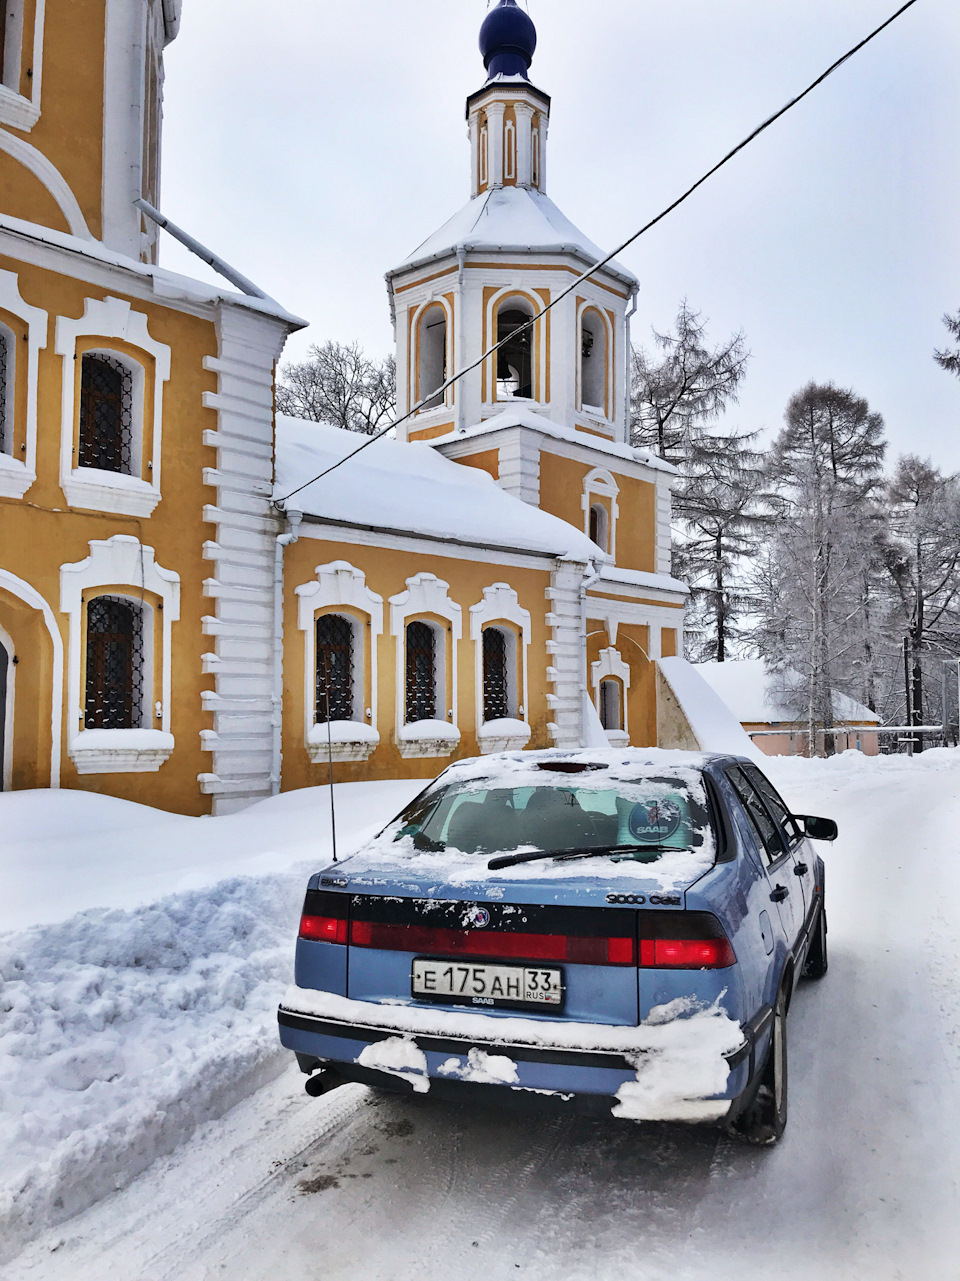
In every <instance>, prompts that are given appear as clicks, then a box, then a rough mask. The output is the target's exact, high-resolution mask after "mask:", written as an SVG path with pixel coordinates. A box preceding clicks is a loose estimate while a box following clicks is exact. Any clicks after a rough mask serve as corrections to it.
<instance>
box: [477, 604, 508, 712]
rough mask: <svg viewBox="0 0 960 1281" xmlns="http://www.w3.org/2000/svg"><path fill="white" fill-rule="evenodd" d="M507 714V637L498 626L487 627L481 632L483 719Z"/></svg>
mask: <svg viewBox="0 0 960 1281" xmlns="http://www.w3.org/2000/svg"><path fill="white" fill-rule="evenodd" d="M509 715H510V710H509V692H508V688H507V638H506V637H505V636H504V634H503V632H502V631H501V630H500V628H499V627H488V628H487V629H486V630H485V631H484V633H483V719H484V720H485V721H498V720H500V719H501V717H504V716H509Z"/></svg>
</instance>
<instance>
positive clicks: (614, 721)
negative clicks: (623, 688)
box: [600, 678, 623, 729]
mask: <svg viewBox="0 0 960 1281" xmlns="http://www.w3.org/2000/svg"><path fill="white" fill-rule="evenodd" d="M600 724H601V725H602V726H603V728H604V729H623V709H622V700H621V697H620V682H619V681H618V680H615V679H613V678H609V679H607V680H603V681H601V682H600Z"/></svg>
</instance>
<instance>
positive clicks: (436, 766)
mask: <svg viewBox="0 0 960 1281" xmlns="http://www.w3.org/2000/svg"><path fill="white" fill-rule="evenodd" d="M338 560H339V561H347V562H349V563H350V564H351V565H353V566H354V567H355V568H357V569H359V570H362V571H363V573H364V574H365V576H366V586H367V587H368V588H369V589H370V590H371V591H374V592H376V593H377V595H379V596H382V597H383V602H384V606H383V612H384V619H383V627H384V630H383V633H382V634H381V636H380V637H379V640H378V647H377V674H378V684H379V704H378V717H377V720H378V724H377V729H378V730H379V732H380V746H379V747H378V748H377V749H376V751H375V752H374V753H373V755H372V756H371V757H370V759H369V760H367V761H364V762H348V763H338V764H335V765H334V772H335V777H336V779H337V781H340V782H355V781H359V780H363V779H370V778H429V777H431V776H432V775H434V774H437V773H439V772H440V770H441V769H443V768H444V767H445V766H446V765H447V764H448V763H449V762H450V761H451V760H458V759H462V758H463V757H468V756H476V755H477V754H478V750H479V749H478V747H477V741H476V729H477V725H476V720H477V717H476V694H475V691H476V680H475V664H476V656H475V646H474V642H473V640H472V639H471V638H470V606H471V605H476V604H478V603H479V602H481V601H482V600H483V590H484V588H485V587H489V586H491V585H492V584H493V583H497V582H504V583H509V585H510V586H511V587H512V588H513V589H514V590H515V591H516V592H517V594H518V596H519V598H520V604H521V606H523V607H524V608H525V609H528V610H529V611H530V614H531V616H532V617H531V636H530V651H529V686H528V701H527V712H528V720H529V722H530V726H531V730H532V737H531V739H530V744H529V745H530V747H549V746H551V740H550V737H549V734H548V732H547V722H548V721H549V720H551V719H552V715H551V713H550V711H549V709H548V708H547V701H546V694H547V686H546V684H545V670H544V669H545V662H544V657H543V656H544V653H545V644H546V640H547V635H548V632H547V628H546V623H545V608H544V590H545V589H546V587H547V586H549V583H550V573H549V569H548V568H546V567H545V568H544V569H543V570H538V569H516V568H511V567H508V566H503V565H484V564H481V563H477V562H475V561H468V560H458V559H454V558H452V557H445V556H443V555H442V550H441V549H439V548H438V554H436V555H434V554H424V555H416V554H413V553H411V552H408V551H396V550H393V549H389V548H376V547H359V546H356V545H354V544H350V543H333V542H325V541H320V540H317V539H312V538H301V539H300V541H299V542H297V543H295V544H294V545H293V546H291V547H289V548H288V549H287V552H286V561H285V570H284V581H285V592H284V596H285V604H284V636H285V643H284V664H283V788H284V791H288V790H290V789H291V788H297V787H308V786H311V785H316V784H318V783H323V782H325V781H326V778H327V774H328V768H329V767H328V765H327V763H326V762H325V761H324V762H322V763H320V764H317V765H314V764H313V763H312V762H311V760H310V758H309V756H308V754H307V750H306V747H305V746H304V735H305V725H304V713H305V699H304V673H305V658H306V655H305V648H304V647H305V644H306V637H305V633H304V632H302V631H301V630H300V627H299V620H298V610H297V606H298V597H297V595H296V588H297V586H298V585H300V584H302V583H310V582H315V581H316V567H317V566H318V565H325V564H329V563H330V562H332V561H338ZM419 573H430V574H435V575H436V576H437V577H438V578H441V579H443V580H444V581H445V582H447V583H449V584H450V592H449V595H450V599H451V600H453V601H455V602H456V603H457V604H458V605H459V606H460V608H461V611H462V615H461V618H462V629H463V630H462V636H461V639H460V641H459V643H458V645H457V676H458V714H457V726H458V728H459V730H460V733H461V739H460V745H459V747H458V749H457V751H456V752H455V753H454V754H453V756H451V757H448V758H441V757H428V758H412V759H410V758H407V759H405V758H404V757H402V756H401V755H400V753H399V751H398V750H397V748H396V745H395V743H394V741H393V723H394V717H395V705H396V684H397V682H396V671H397V649H396V646H397V643H398V641H399V643H400V644H402V643H403V637H399V638H395V637H393V636H391V635H390V605H389V598H390V597H391V596H396V595H398V594H399V593H400V592H403V591H404V590H406V580H407V579H408V578H412V577H413V576H414V575H415V574H419ZM317 612H320V613H322V612H328V611H325V610H318V611H317ZM337 612H342V611H337ZM418 617H419V615H418ZM442 625H443V626H444V627H446V626H447V624H446V622H445V621H442ZM448 653H449V649H448ZM311 679H312V674H311Z"/></svg>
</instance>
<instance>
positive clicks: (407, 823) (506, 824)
mask: <svg viewBox="0 0 960 1281" xmlns="http://www.w3.org/2000/svg"><path fill="white" fill-rule="evenodd" d="M531 772H532V773H540V772H539V771H526V773H527V776H528V777H529V774H530V773H531ZM684 773H686V771H684ZM540 776H541V778H542V780H543V781H542V782H540V781H539V780H538V781H537V782H536V783H535V784H533V785H528V786H523V787H520V786H515V787H504V786H502V782H503V780H499V782H498V780H496V779H477V778H470V779H465V780H463V781H462V782H459V781H457V780H451V781H449V782H448V783H447V785H446V786H444V780H443V779H440V780H439V781H438V785H437V787H436V788H434V789H430V790H428V791H427V792H426V793H425V794H424V795H423V796H421V797H419V798H418V799H417V800H416V801H414V802H413V804H412V805H410V806H409V808H408V809H407V810H405V811H404V813H403V814H401V815H400V817H399V818H398V819H397V820H395V822H394V823H392V824H391V825H390V827H389V828H388V829H387V830H386V832H385V833H384V835H385V836H386V837H388V839H389V838H391V837H392V839H393V840H394V841H402V840H405V838H407V839H409V840H410V841H411V842H412V844H413V846H414V848H415V849H418V850H421V851H424V852H426V851H431V852H439V851H441V850H446V849H450V850H456V851H458V852H460V853H461V854H468V855H469V854H476V855H483V856H488V855H491V854H506V853H513V852H515V851H526V850H531V851H533V850H543V851H555V852H561V851H563V852H566V851H571V852H573V851H576V850H587V849H605V848H609V847H614V846H616V847H623V849H620V848H617V849H616V851H615V852H614V853H613V854H612V857H614V858H617V859H629V860H633V861H637V862H643V863H652V862H657V861H659V860H660V859H661V858H663V857H664V856H665V855H667V854H669V853H670V852H671V851H676V850H691V851H700V852H702V853H703V854H706V853H707V852H708V851H709V852H711V853H712V850H713V848H714V844H713V839H712V831H711V827H710V816H709V810H708V806H707V799H706V795H705V792H704V787H703V779H702V776H701V775H700V774H699V773H695V772H694V771H690V772H689V776H688V777H686V778H679V777H675V776H672V775H669V774H664V775H653V774H651V775H650V776H649V777H645V778H637V779H636V780H630V781H627V780H624V779H623V778H622V777H621V778H617V779H616V780H613V779H604V777H603V776H602V773H601V772H600V771H597V772H589V773H584V774H578V775H573V776H570V775H563V774H554V773H552V772H546V771H544V772H542V773H541V774H540ZM704 847H708V848H706V849H705V848H704Z"/></svg>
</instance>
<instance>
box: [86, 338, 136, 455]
mask: <svg viewBox="0 0 960 1281" xmlns="http://www.w3.org/2000/svg"><path fill="white" fill-rule="evenodd" d="M132 463H133V376H132V374H131V373H130V370H129V369H128V368H127V367H126V365H124V364H123V363H122V362H121V361H119V360H115V359H114V358H113V357H112V356H104V355H91V356H84V357H83V360H82V366H81V373H80V450H79V465H80V466H81V467H97V468H99V470H100V471H113V472H121V473H123V474H125V475H127V476H129V475H130V474H131V472H132Z"/></svg>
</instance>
